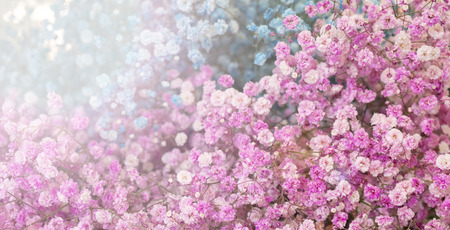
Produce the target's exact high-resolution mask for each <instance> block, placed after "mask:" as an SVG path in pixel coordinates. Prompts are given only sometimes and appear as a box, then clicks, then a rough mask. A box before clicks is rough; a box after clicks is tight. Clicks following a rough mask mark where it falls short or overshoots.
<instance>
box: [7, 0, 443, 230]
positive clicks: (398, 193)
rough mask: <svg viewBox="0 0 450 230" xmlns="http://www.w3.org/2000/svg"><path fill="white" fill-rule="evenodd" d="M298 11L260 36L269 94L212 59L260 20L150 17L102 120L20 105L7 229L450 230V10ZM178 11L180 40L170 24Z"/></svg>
mask: <svg viewBox="0 0 450 230" xmlns="http://www.w3.org/2000/svg"><path fill="white" fill-rule="evenodd" d="M281 2H282V4H280V5H279V6H276V7H273V6H270V4H269V3H268V1H262V3H261V4H260V5H257V7H259V9H258V10H256V12H259V11H262V12H265V13H264V20H265V21H269V20H270V23H269V25H264V24H261V25H258V26H257V25H256V24H252V23H250V24H249V25H248V27H247V28H248V29H249V31H251V32H253V33H254V34H252V35H251V36H254V37H251V36H250V37H247V38H246V39H247V41H245V42H248V41H254V40H253V39H256V40H259V41H260V42H265V43H271V42H272V43H273V46H272V47H270V46H269V47H270V49H271V51H268V52H273V54H274V56H275V60H273V63H268V62H269V59H268V57H269V56H266V55H265V54H263V55H264V57H262V58H261V57H259V56H260V55H256V61H255V62H253V60H252V59H248V60H252V61H248V60H247V62H244V63H242V64H244V65H252V64H254V63H256V64H257V65H263V66H270V68H271V73H270V74H266V75H264V74H263V75H261V76H258V77H257V79H258V80H257V81H254V82H252V81H246V82H245V84H242V85H239V78H236V76H233V75H234V73H229V74H226V73H223V72H225V71H224V69H223V68H222V69H221V68H217V66H220V65H222V64H224V63H227V62H228V61H230V60H228V61H227V59H226V58H222V61H219V62H222V64H220V65H212V67H210V66H206V65H203V64H204V62H205V61H206V58H205V57H206V56H202V55H203V54H202V52H201V51H200V50H203V51H207V50H209V49H214V43H213V42H212V40H211V38H213V37H215V36H216V35H217V37H216V39H217V41H223V42H224V43H221V44H229V43H227V41H226V40H227V37H228V36H231V35H230V34H226V33H228V32H231V34H235V35H236V36H241V35H243V34H245V33H243V32H242V31H241V32H239V33H238V31H237V30H236V28H235V26H237V24H234V22H232V21H230V22H229V24H227V23H225V21H224V19H221V18H222V16H223V18H225V16H224V15H227V16H226V17H231V16H236V15H235V14H237V11H236V10H235V9H236V8H242V7H235V6H240V5H252V4H255V3H250V2H249V1H242V2H232V1H225V0H222V1H219V0H217V1H196V0H193V1H189V0H176V1H167V2H166V1H161V2H159V1H158V4H159V5H151V4H152V3H155V2H154V1H143V2H142V3H141V5H140V6H141V9H142V11H143V13H142V15H143V18H144V19H148V20H144V21H145V23H144V22H143V23H144V24H145V25H144V26H143V28H141V30H139V31H138V32H137V33H136V34H135V35H136V36H135V39H133V40H134V41H133V42H132V45H130V46H131V47H129V48H130V51H128V52H127V58H126V60H125V61H126V64H127V65H128V66H127V67H126V68H121V69H120V70H117V71H113V72H111V73H110V74H107V73H103V74H98V75H97V76H96V77H95V78H94V81H95V82H96V83H97V86H98V88H99V89H100V90H98V92H96V93H95V94H93V96H92V97H91V98H90V100H89V103H86V105H83V106H80V107H78V108H76V109H73V110H70V109H68V108H66V107H65V106H64V97H62V96H61V95H59V94H58V93H55V92H50V93H48V95H47V107H48V109H47V111H46V112H45V113H42V112H41V111H42V109H41V108H40V107H39V106H36V105H37V102H36V101H37V100H38V99H37V98H32V99H33V100H31V99H30V97H31V96H30V95H25V97H24V100H22V99H21V98H20V97H18V96H17V94H14V93H11V95H10V96H8V97H7V98H6V99H5V100H4V101H3V102H2V103H3V104H2V106H1V111H0V150H1V151H2V152H3V153H2V154H0V229H25V228H27V229H48V230H50V229H73V230H76V229H241V230H250V229H261V230H263V229H279V230H291V229H292V230H294V229H300V230H314V229H350V230H362V229H386V230H391V229H426V230H434V229H439V230H445V229H448V228H449V226H450V147H449V145H450V96H449V93H450V91H449V90H450V50H449V42H450V33H449V27H450V14H449V12H450V10H449V8H450V4H449V3H448V1H434V0H433V1H432V0H411V1H408V0H396V1H388V0H382V1H380V2H374V1H370V0H365V1H358V0H348V1H335V0H322V1H316V2H312V1H311V2H306V4H305V2H303V3H301V4H294V1H291V0H282V1H281ZM155 4H156V3H155ZM293 5H295V7H294V6H293ZM228 6H229V7H228ZM298 8H301V9H298ZM150 9H151V10H150ZM294 9H295V10H294ZM173 11H181V12H182V13H180V14H177V15H176V16H175V19H176V21H175V22H176V27H177V30H176V31H177V32H176V33H175V32H173V31H172V30H169V29H167V28H168V26H167V25H164V23H161V22H160V21H155V17H163V18H164V17H168V16H174V15H170V13H171V12H173ZM249 11H251V10H250V9H249ZM192 12H194V14H190V15H189V14H188V13H192ZM193 15H194V16H193ZM201 15H203V16H204V15H206V17H210V19H211V21H207V20H198V21H195V22H194V21H193V20H192V19H191V18H190V17H192V18H194V19H197V18H198V17H200V16H201ZM197 16H198V17H197ZM249 17H253V18H254V19H255V22H258V23H259V22H262V21H264V20H262V19H258V20H256V18H257V17H258V15H253V16H252V14H250V13H249ZM306 17H308V18H306ZM216 19H217V20H216ZM167 22H171V21H170V20H169V21H167ZM236 23H237V22H236ZM308 23H309V24H310V25H308ZM155 31H159V32H155ZM227 31H228V32H227ZM218 35H223V36H218ZM232 36H234V35H232ZM221 39H223V40H221ZM228 39H229V37H228ZM232 39H233V38H232ZM243 39H244V38H243ZM186 41H189V42H186ZM228 42H230V41H228ZM200 47H201V48H200ZM266 48H267V47H266ZM195 50H197V51H195ZM223 50H226V49H225V48H224V49H223ZM175 51H177V52H175ZM183 52H184V54H186V55H187V56H188V59H189V61H190V62H193V66H192V65H191V64H192V63H190V64H187V63H188V62H184V61H182V60H181V58H180V57H181V56H178V55H182V54H183ZM177 57H178V58H177ZM204 58H205V59H204ZM252 58H253V57H252ZM259 58H261V59H259ZM176 59H177V60H176ZM235 60H241V59H239V58H236V59H235ZM244 60H245V59H244ZM212 62H213V63H214V61H212ZM228 64H230V63H228ZM271 64H273V65H271ZM191 67H192V68H191ZM229 72H231V71H229ZM238 72H239V71H238ZM233 77H234V78H233ZM241 86H242V87H241ZM22 101H24V102H22Z"/></svg>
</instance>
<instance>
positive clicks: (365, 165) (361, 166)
mask: <svg viewBox="0 0 450 230" xmlns="http://www.w3.org/2000/svg"><path fill="white" fill-rule="evenodd" d="M354 165H355V167H356V169H358V170H359V171H361V172H363V173H365V172H367V171H369V168H370V160H369V159H368V158H366V157H357V158H356V160H355V164H354Z"/></svg>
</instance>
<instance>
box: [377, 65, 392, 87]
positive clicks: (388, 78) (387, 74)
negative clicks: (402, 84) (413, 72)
mask: <svg viewBox="0 0 450 230" xmlns="http://www.w3.org/2000/svg"><path fill="white" fill-rule="evenodd" d="M380 79H381V81H382V82H383V83H384V84H389V83H393V82H395V70H394V69H392V68H386V69H385V70H384V71H383V72H381V76H380Z"/></svg>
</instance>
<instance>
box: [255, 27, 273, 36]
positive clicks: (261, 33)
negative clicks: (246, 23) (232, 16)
mask: <svg viewBox="0 0 450 230" xmlns="http://www.w3.org/2000/svg"><path fill="white" fill-rule="evenodd" d="M269 34H270V30H269V27H268V26H267V25H260V26H259V27H258V30H257V35H258V38H265V39H267V38H269Z"/></svg>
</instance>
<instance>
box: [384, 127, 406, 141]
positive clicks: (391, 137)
mask: <svg viewBox="0 0 450 230" xmlns="http://www.w3.org/2000/svg"><path fill="white" fill-rule="evenodd" d="M402 140H403V133H402V132H401V131H400V130H398V129H391V130H389V131H388V132H387V133H386V141H387V143H389V144H391V145H392V144H396V143H401V142H402Z"/></svg>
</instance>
